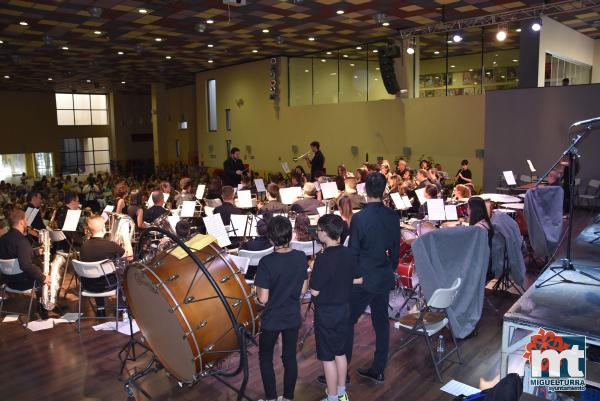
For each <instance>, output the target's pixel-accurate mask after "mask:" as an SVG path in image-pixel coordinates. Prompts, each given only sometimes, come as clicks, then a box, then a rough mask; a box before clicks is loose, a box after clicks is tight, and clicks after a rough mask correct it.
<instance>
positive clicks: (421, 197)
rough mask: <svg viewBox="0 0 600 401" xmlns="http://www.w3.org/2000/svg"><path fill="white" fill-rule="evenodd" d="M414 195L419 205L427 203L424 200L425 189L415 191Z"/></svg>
mask: <svg viewBox="0 0 600 401" xmlns="http://www.w3.org/2000/svg"><path fill="white" fill-rule="evenodd" d="M415 193H416V194H417V198H418V199H419V203H420V204H421V205H424V204H425V202H427V199H425V188H421V189H417V190H415Z"/></svg>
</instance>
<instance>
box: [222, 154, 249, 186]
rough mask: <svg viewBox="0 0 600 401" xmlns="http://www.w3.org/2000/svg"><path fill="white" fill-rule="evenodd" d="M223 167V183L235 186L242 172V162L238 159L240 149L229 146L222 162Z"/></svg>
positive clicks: (239, 180) (240, 178)
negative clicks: (226, 156)
mask: <svg viewBox="0 0 600 401" xmlns="http://www.w3.org/2000/svg"><path fill="white" fill-rule="evenodd" d="M223 169H224V170H225V177H224V182H225V185H229V186H232V187H234V188H237V186H238V184H239V183H240V182H241V180H242V175H243V174H244V164H243V163H242V160H241V159H240V150H239V149H238V148H231V150H230V151H229V157H228V158H227V160H225V162H224V163H223Z"/></svg>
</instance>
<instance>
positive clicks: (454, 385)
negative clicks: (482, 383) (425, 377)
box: [440, 380, 481, 397]
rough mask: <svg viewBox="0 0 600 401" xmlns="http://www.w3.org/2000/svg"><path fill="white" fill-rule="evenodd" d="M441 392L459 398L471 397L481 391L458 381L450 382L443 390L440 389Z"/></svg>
mask: <svg viewBox="0 0 600 401" xmlns="http://www.w3.org/2000/svg"><path fill="white" fill-rule="evenodd" d="M440 390H442V391H444V392H446V393H449V394H452V395H453V396H455V397H458V396H459V395H466V396H470V395H473V394H477V393H479V392H480V391H481V390H479V389H478V388H475V387H471V386H468V385H466V384H464V383H461V382H459V381H456V380H450V381H449V382H448V383H446V384H445V385H444V386H443V387H442V388H440Z"/></svg>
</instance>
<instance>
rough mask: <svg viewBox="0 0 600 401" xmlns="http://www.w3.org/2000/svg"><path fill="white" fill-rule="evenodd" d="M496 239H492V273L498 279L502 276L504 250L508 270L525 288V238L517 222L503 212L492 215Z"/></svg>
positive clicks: (517, 282)
mask: <svg viewBox="0 0 600 401" xmlns="http://www.w3.org/2000/svg"><path fill="white" fill-rule="evenodd" d="M492 224H493V225H494V237H493V238H492V272H494V276H495V277H496V278H498V277H500V275H501V274H502V267H503V266H504V250H505V249H506V256H507V258H508V268H509V269H510V277H511V278H512V279H513V281H514V282H515V283H516V284H518V285H520V286H521V287H522V286H523V283H524V281H525V260H524V259H523V251H522V245H523V237H522V236H521V231H520V230H519V225H518V224H517V222H516V221H515V220H514V219H513V218H512V217H510V216H509V215H507V214H506V213H503V212H494V214H492Z"/></svg>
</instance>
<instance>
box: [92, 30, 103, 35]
mask: <svg viewBox="0 0 600 401" xmlns="http://www.w3.org/2000/svg"><path fill="white" fill-rule="evenodd" d="M94 35H102V31H94Z"/></svg>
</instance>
